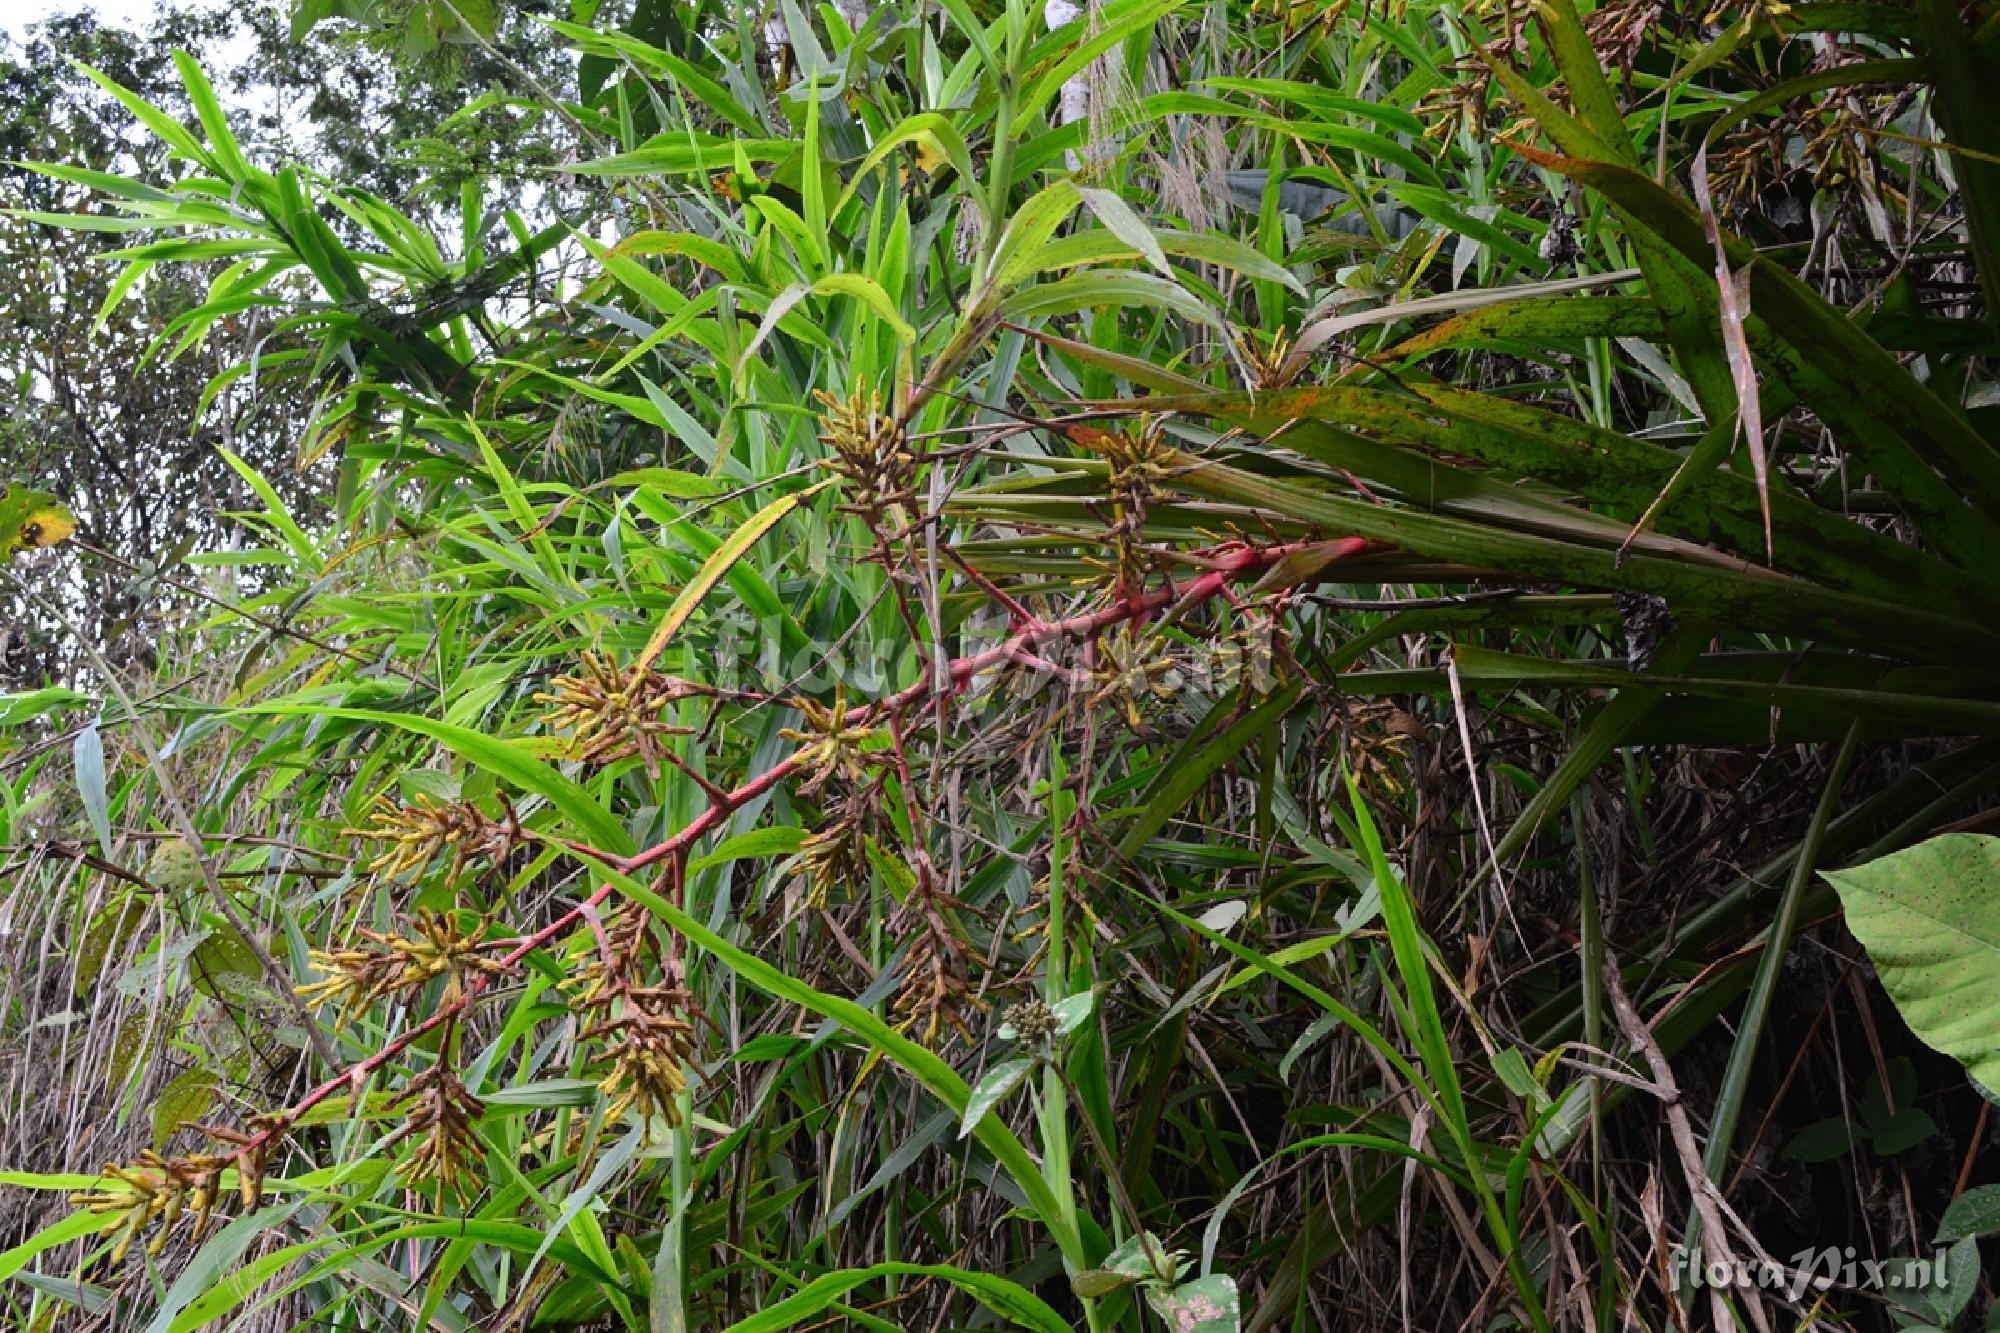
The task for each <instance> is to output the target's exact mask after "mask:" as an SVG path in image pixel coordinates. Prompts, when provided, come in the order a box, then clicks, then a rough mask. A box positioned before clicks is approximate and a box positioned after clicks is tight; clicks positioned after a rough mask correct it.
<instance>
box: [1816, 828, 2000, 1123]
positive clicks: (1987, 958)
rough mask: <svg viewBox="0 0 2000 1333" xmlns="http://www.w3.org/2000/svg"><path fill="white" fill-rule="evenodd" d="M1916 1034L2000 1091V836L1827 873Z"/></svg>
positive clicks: (1927, 845)
mask: <svg viewBox="0 0 2000 1333" xmlns="http://www.w3.org/2000/svg"><path fill="white" fill-rule="evenodd" d="M1822 873H1823V874H1824V875H1825V877H1826V879H1827V880H1828V881H1829V882H1830V883H1832V885H1833V886H1834V888H1835V889H1836V890H1837V891H1838V892H1839V894H1840V901H1841V905H1842V906H1843V907H1844V908H1846V910H1847V925H1848V929H1850V930H1852V931H1853V932H1854V936H1855V938H1856V939H1858V940H1860V941H1861V944H1862V946H1863V947H1864V948H1866V949H1867V950H1868V957H1869V959H1870V961H1872V962H1873V963H1874V964H1875V970H1876V972H1877V974H1878V975H1880V977H1881V978H1882V986H1883V988H1884V989H1885V990H1887V991H1888V992H1889V998H1891V999H1892V1000H1894V1001H1895V1002H1896V1008H1897V1009H1898V1010H1900V1011H1901V1012H1902V1015H1903V1020H1904V1021H1905V1022H1907V1023H1908V1024H1909V1025H1910V1029H1911V1030H1912V1031H1913V1032H1915V1033H1916V1034H1917V1036H1918V1037H1920V1038H1922V1039H1923V1041H1924V1042H1925V1043H1926V1044H1928V1045H1930V1046H1931V1047H1933V1048H1935V1049H1937V1050H1939V1051H1942V1052H1944V1053H1945V1054H1946V1055H1949V1056H1952V1057H1953V1058H1954V1059H1956V1060H1958V1061H1959V1062H1960V1063H1961V1064H1963V1065H1964V1066H1965V1068H1966V1071H1967V1072H1968V1073H1970V1074H1971V1075H1972V1077H1973V1078H1974V1079H1976V1080H1978V1081H1979V1082H1980V1083H1981V1084H1983V1085H1985V1086H1986V1087H1988V1088H1993V1089H2000V1006H1996V1005H1994V1004H1993V1003H1992V997H1993V996H1995V995H2000V838H1991V837H1985V836H1982V835H1979V834H1973V833H1948V834H1945V835H1944V836H1943V837H1938V838H1932V839H1931V840H1929V841H1928V842H1923V843H1919V844H1918V845H1917V846H1915V847H1911V848H1908V849H1906V850H1904V851H1900V852H1896V853H1893V854H1891V855H1889V856H1885V857H1882V858H1881V859H1879V860H1875V861H1870V862H1868V863H1867V864H1866V865H1862V866H1856V867H1854V868H1853V869H1850V870H1829V871H1825V872H1822Z"/></svg>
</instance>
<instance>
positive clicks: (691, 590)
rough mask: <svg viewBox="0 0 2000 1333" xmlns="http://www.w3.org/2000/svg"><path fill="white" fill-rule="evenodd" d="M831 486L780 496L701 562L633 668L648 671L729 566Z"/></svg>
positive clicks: (820, 483) (823, 484) (815, 486)
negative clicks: (792, 513) (811, 499)
mask: <svg viewBox="0 0 2000 1333" xmlns="http://www.w3.org/2000/svg"><path fill="white" fill-rule="evenodd" d="M827 484H828V483H827V482H818V483H816V484H814V485H812V486H808V487H807V488H806V489H805V490H802V491H795V492H793V493H792V494H790V495H781V496H779V497H778V498H777V499H775V500H773V501H771V503H769V504H767V505H765V506H764V507H763V508H762V509H760V510H758V511H757V512H756V513H755V514H753V515H752V516H751V518H750V521H749V522H747V523H745V524H744V525H743V526H742V527H740V528H738V529H737V530H736V531H734V532H732V533H730V534H729V537H728V539H727V540H725V541H724V542H723V543H722V545H720V546H718V547H716V548H715V552H714V554H712V555H710V556H709V557H708V559H706V560H704V561H702V562H701V568H700V569H699V570H697V571H696V572H695V576H694V577H693V578H692V579H690V580H689V581H688V584H687V586H686V587H685V588H682V589H681V595H680V596H679V597H676V598H675V599H674V604H673V605H672V606H670V607H668V608H667V614H666V615H665V616H664V617H663V618H662V619H661V620H660V627H659V628H658V629H656V630H654V631H653V637H652V638H651V639H649V640H648V641H647V643H646V650H645V651H644V652H642V653H640V654H639V658H638V661H636V662H635V663H634V664H633V668H634V669H635V670H644V669H645V668H646V667H649V666H651V665H652V664H653V662H654V660H655V659H657V658H658V657H659V655H660V653H661V652H662V651H663V650H664V649H665V648H666V646H667V644H668V643H670V642H672V640H673V637H674V635H675V633H676V632H677V631H679V629H680V627H681V626H682V625H684V624H686V623H687V618H688V617H689V616H691V615H693V614H694V610H695V608H696V607H698V606H700V605H701V600H702V598H704V597H706V596H708V594H709V591H710V590H711V589H712V588H714V587H715V585H716V584H717V583H719V582H721V580H722V576H723V575H724V574H727V573H728V572H729V567H730V566H731V565H733V564H735V563H736V562H737V561H738V560H740V559H742V558H743V553H744V552H745V551H748V550H749V549H750V548H751V547H752V546H754V545H756V543H757V539H758V538H759V537H762V536H763V535H764V534H765V533H767V532H769V531H770V530H771V529H772V528H773V527H775V526H776V525H777V522H778V520H779V519H781V518H783V517H784V516H785V515H787V514H789V513H791V512H792V510H794V509H796V508H798V505H799V502H800V501H802V500H804V499H805V498H806V497H807V496H809V495H812V494H814V493H815V492H817V491H819V490H822V489H824V488H825V487H826V485H827Z"/></svg>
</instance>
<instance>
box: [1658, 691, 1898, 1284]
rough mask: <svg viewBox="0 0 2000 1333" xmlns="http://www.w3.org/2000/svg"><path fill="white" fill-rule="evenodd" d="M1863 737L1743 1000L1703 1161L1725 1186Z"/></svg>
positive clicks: (1836, 764)
mask: <svg viewBox="0 0 2000 1333" xmlns="http://www.w3.org/2000/svg"><path fill="white" fill-rule="evenodd" d="M1860 739H1861V721H1860V719H1859V718H1857V719H1855V721H1854V723H1853V724H1852V725H1850V726H1849V727H1848V729H1847V737H1846V739H1845V740H1843V741H1841V743H1840V752H1839V753H1838V754H1837V755H1835V756H1834V760H1833V771H1832V772H1830V773H1828V774H1827V778H1826V789H1825V790H1824V791H1822V792H1821V793H1820V797H1819V805H1818V807H1817V808H1816V809H1814V811H1813V816H1812V823H1811V824H1810V825H1808V826H1807V828H1806V836H1805V840H1804V841H1803V842H1801V843H1800V844H1799V852H1798V857H1797V859H1795V860H1794V861H1793V862H1792V873H1791V877H1790V878H1789V879H1788V880H1787V881H1786V882H1785V892H1784V896H1783V897H1782V898H1780V899H1779V900H1778V910H1777V913H1776V915H1775V916H1773V917H1772V918H1771V926H1770V929H1769V930H1768V931H1767V932H1766V933H1765V936H1764V952H1763V955H1762V956H1761V957H1760V958H1758V960H1757V975H1756V976H1755V977H1754V978H1753V979H1752V980H1751V983H1750V995H1749V998H1748V999H1746V1000H1745V1001H1744V1003H1743V1021H1742V1022H1741V1024H1739V1025H1738V1027H1737V1029H1736V1042H1735V1044H1734V1045H1733V1046H1731V1047H1730V1050H1729V1064H1728V1065H1727V1066H1726V1067H1725V1068H1724V1069H1723V1071H1722V1087H1721V1090H1720V1091H1719V1092H1717V1094H1716V1098H1715V1116H1714V1119H1713V1120H1712V1121H1711V1123H1710V1125H1709V1133H1708V1146H1707V1148H1705V1149H1704V1150H1703V1152H1702V1158H1701V1164H1702V1167H1703V1169H1705V1170H1706V1171H1707V1172H1708V1178H1709V1179H1710V1180H1712V1181H1714V1182H1715V1183H1716V1184H1718V1185H1720V1184H1721V1183H1722V1176H1723V1172H1724V1171H1725V1170H1726V1169H1727V1168H1728V1166H1729V1154H1730V1150H1731V1149H1732V1148H1733V1147H1734V1146H1735V1142H1736V1122H1737V1121H1738V1120H1739V1119H1740V1118H1741V1117H1742V1114H1743V1094H1744V1091H1745V1090H1746V1089H1747V1088H1748V1087H1749V1084H1750V1067H1751V1065H1752V1064H1754V1063H1755V1062H1756V1059H1757V1045H1758V1042H1759V1041H1760V1040H1761V1039H1762V1037H1763V1035H1764V1024H1765V1022H1766V1021H1767V1020H1768V1019H1769V1018H1770V1014H1771V1000H1772V997H1773V996H1775V995H1776V994H1777V991H1778V976H1779V973H1781V972H1782V971H1783V970H1784V966H1785V955H1786V954H1787V953H1789V952H1790V951H1791V944H1792V931H1793V929H1794V928H1795V927H1796V926H1797V924H1798V919H1799V903H1800V902H1801V901H1802V900H1803V899H1804V898H1805V894H1806V889H1807V888H1808V887H1809V886H1810V885H1811V884H1812V877H1813V872H1814V871H1815V870H1817V869H1818V868H1819V849H1820V844H1821V842H1822V841H1823V840H1824V839H1825V837H1826V829H1827V825H1828V823H1830V822H1831V821H1832V819H1833V810H1834V807H1835V806H1836V805H1837V804H1839V801H1840V791H1841V788H1842V787H1844V786H1846V785H1847V773H1848V770H1849V769H1850V768H1851V767H1852V766H1853V763H1854V752H1855V750H1856V749H1857V748H1858V746H1859V743H1860ZM1700 1232H1701V1219H1700V1218H1699V1217H1698V1216H1696V1215H1694V1214H1692V1213H1690V1215H1689V1217H1688V1221H1687V1227H1686V1234H1687V1238H1688V1244H1689V1245H1690V1246H1692V1245H1693V1243H1694V1241H1695V1239H1696V1237H1697V1236H1699V1235H1700ZM1692 1291H1693V1283H1692V1282H1691V1281H1690V1282H1688V1283H1687V1284H1686V1286H1685V1288H1684V1290H1683V1292H1682V1295H1683V1298H1685V1297H1686V1296H1687V1295H1688V1294H1690V1293H1691V1292H1692Z"/></svg>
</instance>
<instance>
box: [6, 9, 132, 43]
mask: <svg viewBox="0 0 2000 1333" xmlns="http://www.w3.org/2000/svg"><path fill="white" fill-rule="evenodd" d="M74 9H94V10H96V11H97V15H98V17H99V18H101V19H103V20H104V21H105V22H106V23H115V24H117V25H118V26H119V27H121V28H137V27H142V26H144V24H145V22H146V20H148V19H150V18H151V17H152V15H153V0H0V29H4V30H6V32H7V33H8V35H9V36H12V37H16V38H18V37H20V36H21V34H22V32H23V31H24V30H25V29H26V28H27V27H28V25H29V24H31V23H39V22H40V21H41V20H43V19H45V18H47V17H48V16H49V15H51V14H58V13H67V12H68V11H70V10H74Z"/></svg>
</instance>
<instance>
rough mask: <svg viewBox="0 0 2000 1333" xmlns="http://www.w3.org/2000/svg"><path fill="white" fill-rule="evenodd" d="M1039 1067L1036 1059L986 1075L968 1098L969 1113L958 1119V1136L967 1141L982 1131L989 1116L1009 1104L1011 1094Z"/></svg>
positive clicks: (1011, 1063)
mask: <svg viewBox="0 0 2000 1333" xmlns="http://www.w3.org/2000/svg"><path fill="white" fill-rule="evenodd" d="M1034 1068H1035V1062H1034V1061H1033V1060H1027V1059H1022V1060H1007V1061H1004V1062H1002V1063H1000V1064H997V1065H995V1066H993V1067H992V1068H991V1069H989V1070H987V1071H986V1076H985V1077H984V1078H982V1079H980V1080H979V1082H978V1083H977V1084H976V1085H975V1086H974V1087H973V1089H972V1093H971V1095H970V1096H968V1097H967V1098H966V1099H965V1110H964V1111H963V1112H962V1113H961V1114H960V1115H959V1117H958V1137H960V1138H961V1139H963V1138H967V1137H969V1136H970V1135H971V1134H972V1131H973V1130H975V1129H977V1128H979V1122H980V1121H982V1120H984V1119H985V1118H986V1113H987V1112H988V1111H991V1110H993V1109H994V1108H995V1107H997V1106H999V1105H1000V1103H1001V1102H1002V1101H1005V1100H1006V1098H1007V1094H1008V1093H1010V1092H1012V1091H1013V1090H1014V1089H1016V1088H1018V1087H1020V1086H1021V1080H1023V1079H1025V1078H1026V1077H1027V1076H1028V1075H1029V1074H1030V1073H1031V1072H1032V1071H1033V1070H1034Z"/></svg>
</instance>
